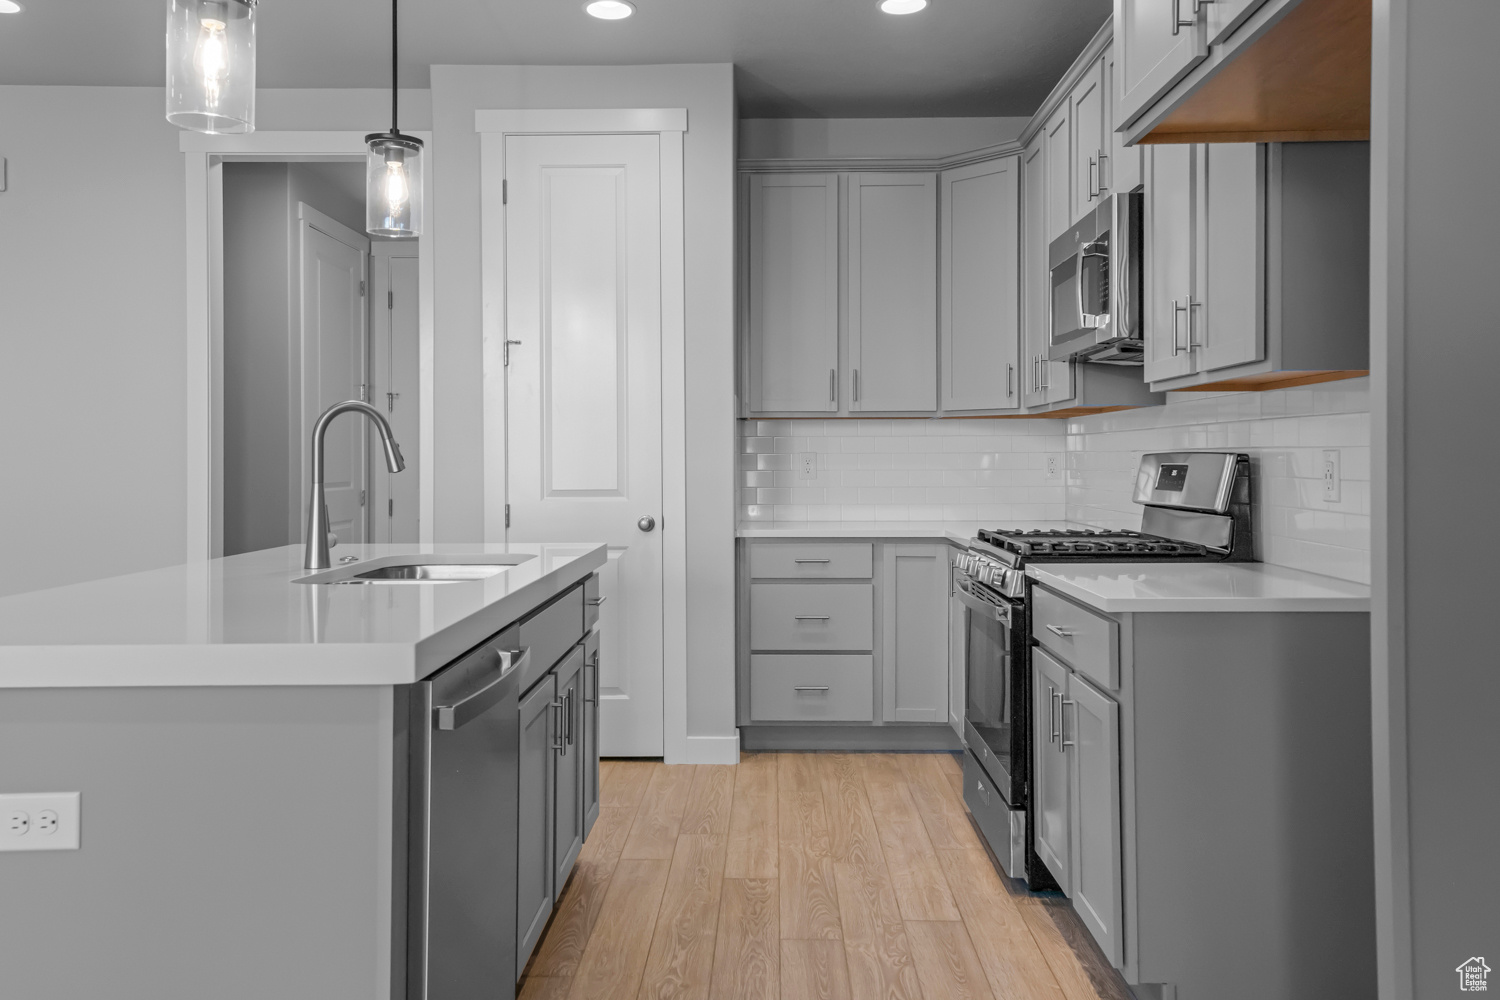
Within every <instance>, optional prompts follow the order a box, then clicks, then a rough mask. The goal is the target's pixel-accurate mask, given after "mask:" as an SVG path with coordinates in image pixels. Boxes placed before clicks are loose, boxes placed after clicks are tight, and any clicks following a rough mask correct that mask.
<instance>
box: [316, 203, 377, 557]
mask: <svg viewBox="0 0 1500 1000" xmlns="http://www.w3.org/2000/svg"><path fill="white" fill-rule="evenodd" d="M338 228H339V229H341V230H342V227H338ZM301 235H302V239H301V255H302V261H301V270H302V283H301V300H302V301H301V308H302V345H301V347H302V350H301V354H302V390H301V395H302V400H301V404H302V407H301V408H302V433H301V435H300V437H301V440H302V459H303V460H302V462H301V463H300V465H301V468H302V487H303V488H302V490H301V492H300V494H299V496H300V497H302V498H305V497H306V496H307V494H308V490H309V489H310V488H311V481H310V480H309V479H308V467H309V463H310V462H311V452H312V444H311V440H312V438H311V435H312V429H313V425H314V424H316V423H317V420H318V417H319V416H320V415H322V413H323V411H324V410H326V409H327V408H328V407H330V406H332V405H333V404H334V403H338V402H342V401H343V400H346V399H359V398H360V391H361V389H362V388H363V387H364V385H365V383H366V382H367V381H368V375H367V372H368V371H369V369H368V367H367V364H368V362H367V348H366V343H365V329H366V327H365V321H366V320H365V300H364V292H363V286H364V282H365V258H366V255H367V254H366V248H368V246H369V242H368V241H367V240H359V239H358V237H357V236H356V234H354V233H352V232H349V231H347V230H346V231H343V232H341V233H340V234H339V238H335V236H333V235H330V234H329V233H325V232H323V231H322V230H321V229H318V228H315V227H314V226H313V224H312V223H310V222H308V221H307V220H305V219H304V220H303V222H302V225H301ZM356 242H357V243H358V245H352V244H355V243H356ZM368 432H369V421H368V420H366V419H365V418H363V417H361V416H359V415H357V414H346V415H344V416H341V417H339V418H338V419H337V420H335V421H334V422H333V423H332V424H330V425H329V427H328V431H327V434H326V436H325V437H324V453H323V486H324V493H325V496H326V497H327V500H328V514H329V527H330V529H331V530H332V531H333V532H334V533H335V534H337V535H338V536H339V539H340V541H343V542H346V543H350V544H360V543H363V542H365V541H367V540H368V539H369V534H368V530H369V528H368V518H367V516H366V512H367V510H368V508H367V506H366V505H365V502H364V501H365V499H366V497H365V491H366V489H367V487H368V480H367V465H366V456H367V454H368V448H369V439H368ZM302 502H304V503H305V502H306V501H305V499H304V500H303V501H302ZM303 520H304V521H305V517H304V518H303ZM306 531H307V528H306V524H305V523H304V524H303V527H302V529H301V535H299V537H301V536H305V534H306ZM303 540H305V538H304V539H303Z"/></svg>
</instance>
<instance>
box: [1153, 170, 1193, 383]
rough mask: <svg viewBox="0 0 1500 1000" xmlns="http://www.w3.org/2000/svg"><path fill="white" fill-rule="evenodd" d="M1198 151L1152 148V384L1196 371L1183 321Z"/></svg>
mask: <svg viewBox="0 0 1500 1000" xmlns="http://www.w3.org/2000/svg"><path fill="white" fill-rule="evenodd" d="M1196 149H1197V147H1195V146H1187V145H1181V146H1175V145H1160V146H1152V147H1150V148H1149V149H1148V150H1146V157H1145V163H1146V233H1145V236H1146V301H1145V303H1144V305H1145V308H1146V363H1145V377H1146V381H1147V382H1155V381H1157V380H1159V379H1166V378H1173V377H1175V376H1178V375H1189V374H1191V373H1192V371H1193V352H1192V350H1191V349H1190V348H1189V347H1188V345H1187V331H1186V330H1185V329H1184V322H1183V318H1184V313H1185V312H1186V308H1185V302H1186V301H1187V300H1188V299H1190V298H1191V297H1192V295H1193V294H1194V290H1193V271H1194V266H1195V265H1194V252H1195V251H1194V243H1195V242H1196V240H1195V233H1196V229H1195V224H1194V222H1195V220H1194V214H1195V213H1194V200H1195V192H1194V169H1193V161H1194V157H1195V156H1196V152H1195V151H1196Z"/></svg>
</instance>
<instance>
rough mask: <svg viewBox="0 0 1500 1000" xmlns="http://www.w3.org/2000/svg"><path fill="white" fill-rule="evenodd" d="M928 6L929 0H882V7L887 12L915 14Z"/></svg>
mask: <svg viewBox="0 0 1500 1000" xmlns="http://www.w3.org/2000/svg"><path fill="white" fill-rule="evenodd" d="M926 6H927V0H880V9H881V10H883V11H885V12H886V13H887V14H915V13H916V12H917V11H919V10H922V9H923V8H924V7H926Z"/></svg>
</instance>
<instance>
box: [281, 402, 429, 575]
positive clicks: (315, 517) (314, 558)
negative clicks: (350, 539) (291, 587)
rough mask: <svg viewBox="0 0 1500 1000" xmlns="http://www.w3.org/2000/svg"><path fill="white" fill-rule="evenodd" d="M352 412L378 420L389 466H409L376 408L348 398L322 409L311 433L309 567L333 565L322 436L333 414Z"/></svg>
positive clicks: (396, 468)
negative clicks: (330, 551)
mask: <svg viewBox="0 0 1500 1000" xmlns="http://www.w3.org/2000/svg"><path fill="white" fill-rule="evenodd" d="M349 412H354V413H363V414H364V415H365V416H367V417H369V418H370V419H371V420H373V421H375V428H376V430H378V431H380V443H381V444H382V445H383V446H384V447H385V467H386V468H387V469H390V470H391V471H392V472H400V471H401V470H402V469H404V468H406V460H405V459H404V458H402V457H401V447H400V446H399V445H397V444H396V436H395V434H393V433H392V432H391V424H390V421H388V420H386V419H385V415H384V414H382V413H381V412H380V411H379V410H377V409H375V407H373V406H371V405H370V404H369V403H362V402H360V401H359V400H357V399H346V400H344V401H343V402H342V403H334V404H333V405H332V406H330V407H329V408H328V409H326V410H324V411H323V415H322V416H321V417H319V418H318V422H317V423H316V424H314V425H313V432H312V493H311V495H310V496H309V497H308V498H307V556H306V558H305V559H303V560H302V565H303V567H304V568H306V569H328V568H329V567H330V566H331V565H332V564H331V562H330V560H329V555H328V550H329V548H331V547H332V546H333V545H334V544H337V542H338V539H337V538H331V536H332V534H333V533H332V532H330V531H329V530H328V501H327V500H326V499H324V494H323V435H324V434H325V433H327V431H328V425H329V424H331V423H332V422H333V418H334V417H336V416H338V415H339V414H340V413H349Z"/></svg>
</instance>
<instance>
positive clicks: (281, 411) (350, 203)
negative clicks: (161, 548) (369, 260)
mask: <svg viewBox="0 0 1500 1000" xmlns="http://www.w3.org/2000/svg"><path fill="white" fill-rule="evenodd" d="M335 172H344V173H345V174H346V175H347V176H346V178H344V182H343V183H340V178H338V177H337V176H335ZM363 180H364V163H363V162H349V163H292V164H287V163H227V164H225V165H224V554H225V555H226V556H231V555H237V554H239V553H241V552H252V551H254V550H256V549H266V548H272V547H274V546H278V545H288V544H291V543H293V542H296V541H297V540H298V539H300V538H301V535H302V532H301V529H300V526H299V513H300V512H299V504H298V502H297V501H298V499H299V493H300V485H299V483H300V475H299V472H300V470H299V469H298V467H297V466H298V456H299V455H300V448H299V445H300V436H301V433H302V432H301V426H300V421H299V420H298V409H297V407H298V403H297V400H298V394H299V391H300V390H299V387H298V381H299V374H298V370H299V364H298V359H299V357H300V354H299V352H298V350H297V344H296V342H295V338H296V337H297V335H298V333H299V332H300V325H299V324H300V317H299V311H300V303H299V300H298V287H299V282H300V274H299V268H300V266H301V264H300V257H299V253H300V251H299V229H298V226H299V220H298V217H297V205H298V203H299V202H305V203H306V204H308V205H311V206H312V207H313V208H316V209H317V210H318V211H320V212H323V213H324V214H325V215H329V216H331V217H332V218H333V219H334V220H335V221H337V222H340V223H342V224H343V225H345V226H348V227H349V228H350V229H353V230H355V231H356V232H362V231H363V229H364V203H363V201H360V200H357V199H356V198H355V197H354V196H353V194H352V193H351V190H350V188H351V186H353V187H356V188H357V187H358V186H359V185H360V184H362V183H363Z"/></svg>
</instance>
